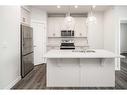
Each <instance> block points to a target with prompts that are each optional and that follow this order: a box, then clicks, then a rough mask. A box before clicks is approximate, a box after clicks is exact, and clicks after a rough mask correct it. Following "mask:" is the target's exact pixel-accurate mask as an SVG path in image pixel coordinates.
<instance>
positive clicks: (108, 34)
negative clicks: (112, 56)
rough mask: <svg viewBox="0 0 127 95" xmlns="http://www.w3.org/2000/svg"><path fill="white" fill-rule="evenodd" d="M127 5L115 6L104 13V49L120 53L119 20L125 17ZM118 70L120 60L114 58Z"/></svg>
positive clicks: (126, 17)
mask: <svg viewBox="0 0 127 95" xmlns="http://www.w3.org/2000/svg"><path fill="white" fill-rule="evenodd" d="M126 10H127V7H125V6H124V7H122V6H116V7H114V8H112V9H109V10H107V11H106V12H105V13H104V49H106V50H110V51H112V52H114V53H116V54H120V20H121V19H127V12H126ZM115 63H116V69H118V70H120V60H119V59H116V61H115Z"/></svg>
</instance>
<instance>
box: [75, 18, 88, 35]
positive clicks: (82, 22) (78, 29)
mask: <svg viewBox="0 0 127 95" xmlns="http://www.w3.org/2000/svg"><path fill="white" fill-rule="evenodd" d="M74 19H75V27H74V30H75V36H76V37H86V36H87V25H86V18H85V17H75V18H74Z"/></svg>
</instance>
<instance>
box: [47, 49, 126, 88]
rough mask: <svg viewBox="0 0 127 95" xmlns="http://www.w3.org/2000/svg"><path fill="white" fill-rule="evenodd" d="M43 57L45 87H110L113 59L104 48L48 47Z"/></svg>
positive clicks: (111, 84) (113, 79)
mask: <svg viewBox="0 0 127 95" xmlns="http://www.w3.org/2000/svg"><path fill="white" fill-rule="evenodd" d="M45 57H46V58H47V78H46V79H47V80H46V82H47V84H46V85H47V87H114V86H115V58H124V56H121V55H116V54H114V53H112V52H109V51H106V50H85V51H83V50H51V51H49V52H48V53H47V54H46V55H45Z"/></svg>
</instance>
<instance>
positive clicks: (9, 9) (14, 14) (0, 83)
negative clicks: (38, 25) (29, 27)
mask: <svg viewBox="0 0 127 95" xmlns="http://www.w3.org/2000/svg"><path fill="white" fill-rule="evenodd" d="M0 33H1V34H0V89H4V88H10V87H12V86H13V85H14V84H15V83H16V82H18V81H19V80H20V7H19V6H0Z"/></svg>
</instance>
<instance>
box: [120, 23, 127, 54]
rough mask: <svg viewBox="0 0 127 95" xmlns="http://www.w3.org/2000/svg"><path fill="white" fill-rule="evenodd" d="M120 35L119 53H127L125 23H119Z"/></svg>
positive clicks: (126, 26) (126, 27) (126, 29)
mask: <svg viewBox="0 0 127 95" xmlns="http://www.w3.org/2000/svg"><path fill="white" fill-rule="evenodd" d="M120 28H121V33H120V34H121V35H120V45H121V46H120V50H121V51H120V52H121V53H126V52H127V23H121V26H120Z"/></svg>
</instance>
